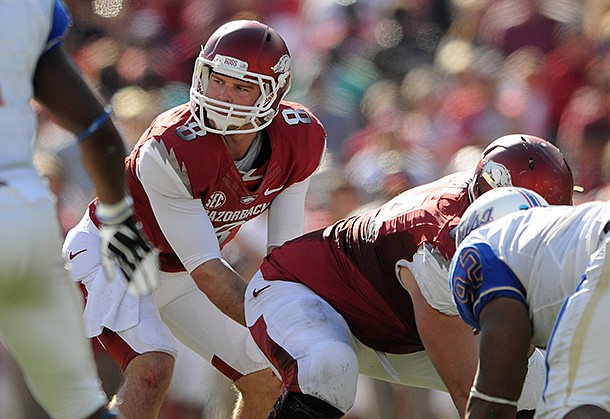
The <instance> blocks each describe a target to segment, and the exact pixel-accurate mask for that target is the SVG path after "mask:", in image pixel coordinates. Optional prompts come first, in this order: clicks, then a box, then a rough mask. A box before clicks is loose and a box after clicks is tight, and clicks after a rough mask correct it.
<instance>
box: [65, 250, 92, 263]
mask: <svg viewBox="0 0 610 419" xmlns="http://www.w3.org/2000/svg"><path fill="white" fill-rule="evenodd" d="M86 251H87V249H83V250H79V251H78V252H74V253H72V250H70V253H69V254H68V258H69V259H70V260H72V259H74V258H75V257H77V256H78V255H80V254H81V253H83V252H86Z"/></svg>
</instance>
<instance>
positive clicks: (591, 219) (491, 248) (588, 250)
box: [449, 202, 610, 347]
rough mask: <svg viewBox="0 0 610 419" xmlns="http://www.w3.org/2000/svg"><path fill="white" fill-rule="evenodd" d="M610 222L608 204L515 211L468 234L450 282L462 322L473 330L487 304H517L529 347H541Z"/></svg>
mask: <svg viewBox="0 0 610 419" xmlns="http://www.w3.org/2000/svg"><path fill="white" fill-rule="evenodd" d="M608 221H610V204H608V203H600V202H596V203H588V204H583V205H580V206H578V207H570V206H551V207H547V208H533V209H531V210H528V211H518V212H516V213H514V214H511V215H508V216H506V217H503V218H502V219H500V220H498V221H496V222H492V223H490V224H488V225H486V226H483V227H480V228H478V229H477V230H475V231H474V232H472V233H471V234H470V235H469V236H468V237H467V238H466V239H465V240H464V241H463V242H462V243H461V244H460V246H459V247H458V249H457V251H456V253H455V256H454V258H453V260H452V263H451V267H450V271H449V281H450V286H451V289H452V294H453V298H454V301H455V303H456V305H457V308H458V311H459V312H460V315H461V316H462V318H463V319H464V320H465V321H466V322H467V323H468V324H469V325H470V326H472V327H474V328H475V329H478V328H479V321H478V318H479V314H480V312H481V309H482V308H483V306H485V304H486V303H487V302H489V301H490V300H492V299H494V298H498V297H510V298H515V299H517V300H520V301H522V302H523V303H524V304H525V305H526V306H527V307H528V310H529V315H530V319H531V320H532V325H533V337H532V344H534V345H536V346H538V347H546V344H547V341H548V338H549V337H550V334H551V332H552V330H553V325H554V323H555V320H556V318H557V315H558V313H559V311H560V309H561V306H562V304H563V302H564V300H565V299H566V298H567V296H569V295H571V294H572V293H573V292H574V290H575V289H576V287H577V286H578V284H579V283H580V282H581V280H582V276H583V273H584V272H585V269H586V268H587V264H588V262H589V257H590V255H591V254H592V253H593V252H594V251H595V250H596V249H597V248H598V247H599V246H600V244H601V243H602V238H603V237H604V232H603V229H604V226H605V225H606V223H607V222H608Z"/></svg>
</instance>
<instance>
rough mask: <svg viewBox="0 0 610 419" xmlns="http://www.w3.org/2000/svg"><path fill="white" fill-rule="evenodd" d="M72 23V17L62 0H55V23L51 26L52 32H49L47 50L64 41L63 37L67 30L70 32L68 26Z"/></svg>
mask: <svg viewBox="0 0 610 419" xmlns="http://www.w3.org/2000/svg"><path fill="white" fill-rule="evenodd" d="M71 24H72V18H71V17H70V13H69V12H68V9H67V8H66V6H65V5H64V4H63V2H62V1H61V0H55V2H54V5H53V24H52V26H51V32H49V38H48V39H47V46H46V48H45V52H46V51H49V50H51V49H53V48H55V47H57V46H59V45H61V44H62V43H63V37H64V36H65V34H66V32H68V28H69V27H70V25H71Z"/></svg>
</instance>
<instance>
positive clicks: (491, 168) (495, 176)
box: [481, 160, 513, 188]
mask: <svg viewBox="0 0 610 419" xmlns="http://www.w3.org/2000/svg"><path fill="white" fill-rule="evenodd" d="M481 177H483V179H485V181H486V182H487V183H489V186H491V187H492V188H497V187H500V186H513V179H512V177H511V175H510V171H509V170H508V169H507V168H506V166H504V165H503V164H502V163H496V162H495V161H493V160H483V170H482V173H481Z"/></svg>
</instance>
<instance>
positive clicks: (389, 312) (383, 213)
mask: <svg viewBox="0 0 610 419" xmlns="http://www.w3.org/2000/svg"><path fill="white" fill-rule="evenodd" d="M510 185H520V186H526V185H527V187H528V188H530V189H533V190H536V191H538V192H539V193H540V194H541V195H543V196H545V197H546V198H547V199H548V200H549V201H552V202H553V203H555V204H571V202H572V194H573V179H572V173H571V171H570V169H569V167H568V165H567V163H566V162H565V160H564V158H563V156H562V155H561V153H560V151H559V150H558V149H557V148H556V147H555V146H553V145H552V144H550V143H548V142H546V141H545V140H542V139H540V138H537V137H532V136H525V135H509V136H505V137H501V138H499V139H497V140H496V141H494V142H492V143H491V144H490V145H489V146H488V147H487V148H486V149H485V150H484V151H483V154H482V157H481V159H480V161H479V163H478V165H477V167H476V170H475V173H474V174H473V173H472V172H461V173H456V174H453V175H449V176H447V177H444V178H442V179H439V180H437V181H435V182H432V183H429V184H426V185H422V186H419V187H416V188H413V189H410V190H408V191H406V192H403V193H401V194H400V195H398V196H397V197H395V198H394V199H392V200H390V201H389V202H387V203H385V204H384V205H382V206H381V207H379V208H377V209H375V210H372V211H369V212H367V213H365V214H362V215H355V216H352V217H348V218H346V219H343V220H340V221H338V222H336V223H334V224H332V225H331V226H329V227H327V228H324V229H320V230H318V231H314V232H312V233H309V234H306V235H304V236H301V237H299V238H297V239H295V240H292V241H290V242H288V243H286V244H284V245H283V246H280V247H278V248H276V249H274V250H273V251H272V252H271V253H270V254H269V255H268V256H267V257H266V258H265V260H264V261H263V264H262V265H261V268H260V271H259V272H258V273H257V274H255V275H254V277H253V278H252V280H251V281H250V283H249V285H248V288H247V290H246V302H245V308H246V321H247V324H248V327H249V329H250V332H251V334H252V336H253V337H254V340H255V341H256V343H257V344H258V346H259V347H260V348H261V350H262V351H263V352H264V353H265V355H266V356H267V358H268V359H269V360H270V362H271V363H272V365H273V366H274V367H275V369H276V370H277V371H278V372H279V374H280V376H281V377H282V381H283V385H284V392H283V394H282V396H281V397H280V398H279V399H278V402H277V403H276V405H275V407H274V409H273V411H272V414H271V416H270V417H273V418H339V417H341V416H343V414H345V412H347V411H348V410H349V409H350V408H351V406H352V404H353V403H354V398H355V395H356V383H357V378H358V373H362V374H365V375H368V376H371V377H374V378H377V379H381V380H385V381H391V382H395V383H399V384H404V385H411V386H416V387H425V388H433V389H440V390H445V391H449V393H450V394H451V396H452V398H453V401H454V403H455V406H456V408H457V410H458V412H459V413H460V415H461V416H463V415H464V413H465V406H466V401H467V400H468V394H469V390H470V387H471V385H472V382H473V378H474V374H475V371H476V367H477V354H478V352H477V345H476V342H475V337H474V335H473V333H472V330H471V329H470V328H469V327H467V326H466V325H465V324H464V322H463V321H462V320H461V319H460V318H459V316H458V312H457V309H456V307H455V306H454V304H453V300H452V297H451V293H450V291H449V283H448V267H449V262H450V260H451V256H452V255H453V254H454V252H455V243H454V240H453V238H452V237H451V235H450V232H451V231H452V230H453V228H454V227H456V226H457V224H458V222H459V220H460V217H461V215H462V214H463V213H464V211H465V210H466V208H467V207H468V206H469V205H470V203H471V202H472V201H473V200H474V198H475V197H476V196H478V195H479V194H481V193H484V192H486V191H488V190H490V189H491V188H496V187H500V186H510ZM541 360H542V355H541V354H540V353H536V356H535V357H532V359H531V362H532V371H531V372H532V374H538V375H537V376H535V377H534V376H532V377H530V378H531V380H532V382H531V386H530V387H529V389H528V390H526V391H525V392H524V393H523V395H522V404H521V406H520V408H521V409H522V410H529V409H533V408H534V407H535V402H536V400H535V399H536V397H537V395H538V394H539V393H538V392H539V391H541V390H542V388H541V387H542V383H543V381H544V378H543V377H544V365H543V362H541ZM535 362H536V363H537V364H536V365H534V363H535ZM535 366H537V368H535Z"/></svg>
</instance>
